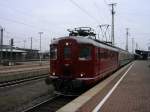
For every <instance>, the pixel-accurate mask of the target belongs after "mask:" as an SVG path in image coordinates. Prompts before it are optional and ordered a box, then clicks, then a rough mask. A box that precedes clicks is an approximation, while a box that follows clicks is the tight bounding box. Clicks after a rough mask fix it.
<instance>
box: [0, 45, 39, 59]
mask: <svg viewBox="0 0 150 112" xmlns="http://www.w3.org/2000/svg"><path fill="white" fill-rule="evenodd" d="M38 51H39V50H36V49H24V48H19V47H12V48H11V46H10V45H3V46H2V51H1V50H0V53H1V54H2V55H1V59H2V60H14V61H25V60H30V59H38V58H39V53H38Z"/></svg>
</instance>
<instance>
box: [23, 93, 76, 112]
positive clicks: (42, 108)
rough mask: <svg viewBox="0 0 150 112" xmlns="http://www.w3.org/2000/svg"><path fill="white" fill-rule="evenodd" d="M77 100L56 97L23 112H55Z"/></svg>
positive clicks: (60, 96)
mask: <svg viewBox="0 0 150 112" xmlns="http://www.w3.org/2000/svg"><path fill="white" fill-rule="evenodd" d="M75 98H76V97H75V96H72V97H70V96H69V97H67V96H62V95H55V96H54V97H51V98H49V99H47V100H45V101H42V102H40V103H38V104H36V105H34V106H31V107H29V108H27V109H25V110H23V111H22V112H55V111H57V110H58V109H59V108H61V107H62V106H64V105H65V104H67V103H69V102H70V101H72V100H73V99H75Z"/></svg>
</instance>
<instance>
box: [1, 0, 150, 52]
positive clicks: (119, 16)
mask: <svg viewBox="0 0 150 112" xmlns="http://www.w3.org/2000/svg"><path fill="white" fill-rule="evenodd" d="M111 2H115V3H117V6H116V7H115V11H116V14H115V43H116V45H117V46H119V47H121V48H125V38H126V35H125V34H126V32H125V29H126V28H127V27H128V28H129V32H130V37H129V49H130V50H131V38H134V40H135V43H138V45H139V47H140V49H144V50H147V46H148V44H149V45H150V7H149V4H150V1H149V0H113V1H112V0H0V26H2V27H4V28H5V31H4V43H5V44H8V43H9V40H10V38H14V40H15V46H19V47H24V42H23V41H25V47H26V48H30V38H31V37H33V48H35V49H39V34H38V32H44V33H43V35H42V50H48V49H49V43H50V40H51V39H52V38H54V37H55V38H58V37H62V36H66V35H68V32H67V29H69V28H74V27H79V26H90V27H93V28H95V29H96V30H97V31H98V27H97V26H98V25H99V24H111V13H110V7H109V6H108V5H107V4H109V3H111Z"/></svg>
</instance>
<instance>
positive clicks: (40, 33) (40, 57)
mask: <svg viewBox="0 0 150 112" xmlns="http://www.w3.org/2000/svg"><path fill="white" fill-rule="evenodd" d="M42 34H43V32H39V35H40V51H39V60H40V65H42V53H41V36H42Z"/></svg>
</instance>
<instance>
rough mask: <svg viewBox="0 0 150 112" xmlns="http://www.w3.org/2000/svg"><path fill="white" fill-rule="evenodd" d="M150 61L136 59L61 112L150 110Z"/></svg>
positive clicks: (142, 111) (140, 111)
mask: <svg viewBox="0 0 150 112" xmlns="http://www.w3.org/2000/svg"><path fill="white" fill-rule="evenodd" d="M149 102H150V60H146V61H134V62H132V63H130V64H128V65H127V66H125V67H123V68H122V70H119V71H117V72H116V73H114V74H113V75H112V76H110V77H108V78H107V79H105V80H104V81H102V82H100V83H99V84H98V85H96V86H95V87H93V88H91V89H90V90H89V91H87V92H86V93H84V94H83V95H81V96H79V97H78V98H76V99H75V100H73V101H72V102H70V103H69V104H67V105H65V106H64V107H62V108H61V109H59V110H58V112H70V111H71V112H150V103H149Z"/></svg>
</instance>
